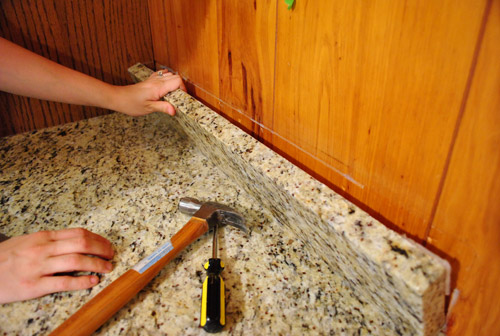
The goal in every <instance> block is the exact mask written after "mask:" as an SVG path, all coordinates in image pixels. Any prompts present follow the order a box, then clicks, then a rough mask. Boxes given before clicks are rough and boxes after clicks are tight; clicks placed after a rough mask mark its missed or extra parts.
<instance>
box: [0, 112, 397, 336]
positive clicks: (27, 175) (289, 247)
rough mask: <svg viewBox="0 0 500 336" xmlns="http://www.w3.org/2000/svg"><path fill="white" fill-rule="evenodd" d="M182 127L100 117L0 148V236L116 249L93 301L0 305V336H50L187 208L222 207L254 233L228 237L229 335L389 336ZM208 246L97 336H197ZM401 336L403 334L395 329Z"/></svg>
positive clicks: (203, 241)
mask: <svg viewBox="0 0 500 336" xmlns="http://www.w3.org/2000/svg"><path fill="white" fill-rule="evenodd" d="M174 120H175V118H171V117H169V116H166V115H159V114H153V115H149V116H147V117H142V118H130V117H126V116H123V115H119V114H111V115H107V116H102V117H97V118H93V119H89V120H85V121H81V122H77V123H71V124H67V125H63V126H60V127H55V128H49V129H45V130H41V131H38V132H32V133H27V134H21V135H16V136H12V137H7V138H3V139H0V157H1V161H0V204H1V208H0V233H4V234H6V235H9V236H14V235H20V234H24V233H31V232H36V231H40V230H53V229H62V228H67V227H84V228H87V229H89V230H91V231H93V232H96V233H98V234H101V235H103V236H104V237H106V238H108V239H109V240H110V241H111V242H112V243H113V244H114V248H115V252H116V253H115V256H114V258H113V264H114V267H115V268H114V270H113V271H112V272H111V273H109V274H104V275H102V276H101V283H100V284H99V285H97V286H96V287H94V288H93V289H91V290H82V291H73V292H67V293H57V294H52V295H47V296H44V297H42V298H39V299H34V300H30V301H26V302H18V303H12V304H4V305H0V331H1V333H0V334H2V335H45V334H48V333H49V332H50V331H51V330H53V329H54V328H56V327H57V326H58V325H59V324H60V323H62V322H63V321H64V320H65V319H67V318H68V317H69V316H70V315H71V314H72V313H74V312H75V311H76V310H77V309H78V308H79V307H80V306H81V305H83V304H84V303H85V302H87V301H88V300H89V299H91V298H92V297H93V296H94V295H96V294H97V293H98V292H99V291H100V290H101V289H102V288H104V287H105V286H107V285H108V284H110V283H111V282H112V281H113V280H114V279H116V278H117V277H119V276H120V275H121V274H123V273H124V272H125V271H127V270H128V269H129V268H131V267H133V266H134V265H135V263H137V262H138V261H139V260H140V259H142V258H143V257H145V256H146V255H148V254H149V253H151V252H153V251H154V250H155V248H156V247H158V246H159V245H161V244H163V243H164V242H165V241H166V240H168V239H169V238H170V237H171V236H172V235H173V234H175V232H176V231H177V230H178V229H180V228H181V227H182V226H183V225H184V224H185V222H186V221H187V220H188V218H187V217H186V216H185V215H183V214H180V213H179V211H178V210H177V203H178V201H179V199H180V198H181V197H183V196H192V197H196V198H199V199H203V200H213V201H218V202H222V203H227V204H229V205H231V206H233V207H234V208H236V209H237V210H238V211H240V212H241V213H243V214H244V216H245V218H246V220H247V224H248V226H249V228H250V233H249V234H248V235H245V234H244V233H243V232H240V231H238V230H236V229H233V228H229V227H226V228H224V229H223V230H220V232H219V255H220V257H221V258H222V259H223V261H224V262H225V264H226V269H225V270H224V272H223V277H224V279H225V282H226V297H227V308H226V309H227V318H226V321H227V326H226V328H225V330H224V331H223V333H229V334H273V335H279V334H282V335H302V334H306V333H311V334H320V335H333V334H334V335H367V334H376V335H393V334H397V332H396V331H394V330H395V328H394V325H393V324H391V323H392V322H390V321H388V320H387V318H386V317H385V316H384V315H381V313H380V311H379V308H377V307H375V306H374V305H373V304H371V303H368V302H366V300H363V299H360V298H359V296H358V294H357V293H356V291H355V287H353V285H352V283H350V282H349V281H348V280H346V278H345V276H344V275H343V274H341V273H340V272H337V271H332V267H331V265H329V264H328V263H327V262H325V260H324V258H321V257H318V254H316V253H314V250H311V249H310V248H306V245H310V242H309V241H308V240H309V238H308V237H307V236H300V235H297V234H296V233H294V232H292V231H291V230H290V229H289V227H288V226H287V225H283V224H282V223H280V221H278V220H276V215H275V214H273V213H272V212H270V211H269V210H268V209H267V208H266V207H265V206H263V204H262V202H261V201H257V200H256V198H255V197H253V196H252V195H250V194H249V193H248V192H247V191H246V190H245V189H243V188H241V187H240V186H239V185H238V184H237V183H235V182H234V181H233V180H231V179H229V178H228V177H227V175H225V174H224V173H223V172H222V171H221V170H220V168H221V166H220V164H217V163H216V162H215V163H214V162H213V161H210V160H209V159H207V157H206V156H205V155H203V154H201V152H200V151H199V149H197V147H196V146H195V144H194V143H193V140H190V138H189V137H187V136H186V134H184V133H183V131H182V130H181V129H180V128H179V127H178V125H176V123H175V122H174ZM210 256H211V235H210V234H207V235H205V236H203V237H202V238H200V239H199V240H198V241H196V242H194V243H193V244H192V245H191V246H189V247H188V248H187V249H186V250H185V251H184V252H182V253H181V254H180V255H179V257H177V258H176V259H175V260H174V261H173V262H171V263H170V264H169V265H167V266H166V267H165V268H164V269H163V271H162V272H161V273H160V274H159V275H158V276H157V277H156V278H154V279H153V281H152V282H151V283H150V284H149V285H148V286H147V287H146V288H145V289H144V290H143V291H141V292H140V293H139V294H138V295H137V296H136V297H135V298H134V299H133V300H132V301H131V302H129V304H127V305H126V306H125V307H124V308H123V309H122V310H120V311H119V312H118V313H117V314H116V315H115V316H114V317H113V318H112V319H111V320H109V321H108V322H107V323H106V324H105V325H103V327H102V328H101V329H99V330H98V331H97V333H96V334H102V335H158V334H165V335H167V334H168V335H198V334H205V332H204V331H203V330H202V329H201V328H199V327H198V324H199V314H200V302H201V297H200V296H201V285H202V281H203V279H204V270H203V268H202V264H203V263H204V262H205V261H206V260H207V258H209V257H210ZM396 329H397V328H396Z"/></svg>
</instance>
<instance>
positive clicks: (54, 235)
mask: <svg viewBox="0 0 500 336" xmlns="http://www.w3.org/2000/svg"><path fill="white" fill-rule="evenodd" d="M48 233H49V237H50V239H51V240H62V239H71V238H76V237H88V238H91V239H94V240H98V241H102V242H103V243H109V244H111V243H110V241H109V240H107V239H106V238H104V237H102V236H100V235H98V234H95V233H93V232H91V231H89V230H86V229H83V228H72V229H64V230H58V231H48Z"/></svg>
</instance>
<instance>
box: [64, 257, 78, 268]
mask: <svg viewBox="0 0 500 336" xmlns="http://www.w3.org/2000/svg"><path fill="white" fill-rule="evenodd" d="M81 258H82V257H81V256H80V255H71V256H68V257H67V258H66V263H65V266H66V267H67V268H68V270H72V271H74V270H76V269H77V268H79V266H80V265H81V262H82V259H81Z"/></svg>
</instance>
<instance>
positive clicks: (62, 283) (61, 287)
mask: <svg viewBox="0 0 500 336" xmlns="http://www.w3.org/2000/svg"><path fill="white" fill-rule="evenodd" d="M55 289H56V290H57V291H59V292H60V291H65V290H68V289H71V278H70V277H60V278H59V279H57V281H56V283H55Z"/></svg>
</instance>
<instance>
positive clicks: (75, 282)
mask: <svg viewBox="0 0 500 336" xmlns="http://www.w3.org/2000/svg"><path fill="white" fill-rule="evenodd" d="M98 283H99V277H98V276H96V275H82V276H78V277H73V276H69V275H67V276H45V277H42V278H40V281H39V282H38V288H39V290H40V292H41V294H40V296H41V295H45V294H50V293H56V292H64V291H70V290H78V289H87V288H91V287H94V286H95V285H97V284H98Z"/></svg>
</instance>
